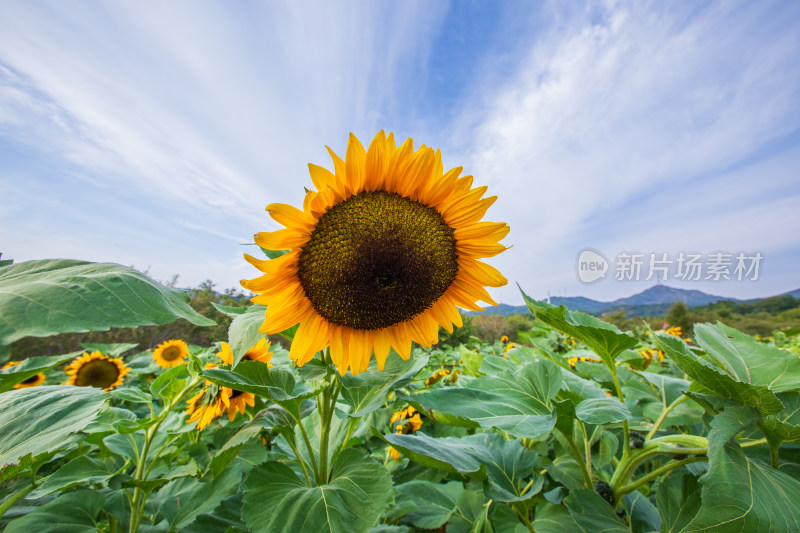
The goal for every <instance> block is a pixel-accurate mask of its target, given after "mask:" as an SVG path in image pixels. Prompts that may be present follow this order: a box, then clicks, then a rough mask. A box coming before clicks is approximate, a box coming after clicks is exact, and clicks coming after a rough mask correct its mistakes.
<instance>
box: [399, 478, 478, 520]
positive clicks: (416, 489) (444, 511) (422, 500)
mask: <svg viewBox="0 0 800 533" xmlns="http://www.w3.org/2000/svg"><path fill="white" fill-rule="evenodd" d="M396 489H397V496H398V498H397V499H398V505H403V504H405V503H406V502H408V503H410V504H411V506H413V510H412V511H410V512H409V513H408V514H406V516H405V518H404V519H405V520H406V521H408V522H411V524H413V525H414V526H416V527H418V528H422V529H436V528H439V527H441V526H443V525H444V524H446V523H447V522H448V521H449V520H450V517H451V516H452V515H453V513H455V512H456V510H457V509H458V499H459V497H460V496H461V493H462V492H464V486H463V485H462V484H461V482H459V481H451V482H450V483H444V484H442V483H433V482H431V481H423V480H414V481H409V482H407V483H403V484H402V485H398V486H397V487H396Z"/></svg>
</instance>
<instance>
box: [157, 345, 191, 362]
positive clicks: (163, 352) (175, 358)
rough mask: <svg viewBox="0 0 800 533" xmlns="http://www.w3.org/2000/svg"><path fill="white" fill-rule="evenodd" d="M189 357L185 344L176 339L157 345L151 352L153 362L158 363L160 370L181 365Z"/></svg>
mask: <svg viewBox="0 0 800 533" xmlns="http://www.w3.org/2000/svg"><path fill="white" fill-rule="evenodd" d="M187 355H189V347H188V346H187V345H186V343H185V342H183V341H182V340H178V339H171V340H168V341H164V342H162V343H161V344H159V345H158V346H157V347H156V349H155V350H153V361H155V362H156V363H158V366H160V367H161V368H170V367H173V366H178V365H180V364H182V363H183V360H184V359H186V356H187Z"/></svg>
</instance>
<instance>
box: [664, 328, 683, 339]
mask: <svg viewBox="0 0 800 533" xmlns="http://www.w3.org/2000/svg"><path fill="white" fill-rule="evenodd" d="M664 333H666V334H668V335H675V336H676V337H680V336H681V335H683V333H682V332H681V327H680V326H672V327H671V328H669V329H666V330H664Z"/></svg>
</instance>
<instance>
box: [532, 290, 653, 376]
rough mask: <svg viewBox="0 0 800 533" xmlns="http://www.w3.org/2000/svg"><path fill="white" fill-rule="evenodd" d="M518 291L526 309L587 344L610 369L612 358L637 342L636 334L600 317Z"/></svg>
mask: <svg viewBox="0 0 800 533" xmlns="http://www.w3.org/2000/svg"><path fill="white" fill-rule="evenodd" d="M520 292H522V297H523V298H524V299H525V303H526V304H527V306H528V309H529V310H530V312H531V313H533V315H534V316H535V317H536V318H538V319H539V320H541V321H542V322H544V323H545V324H547V325H548V326H550V327H551V328H553V329H555V330H558V331H560V332H561V333H564V334H566V335H569V336H571V337H573V338H574V339H575V340H577V341H579V342H582V343H583V344H585V345H586V346H588V347H589V348H590V349H591V350H592V351H593V352H594V353H596V354H597V355H599V356H600V358H601V359H602V360H603V362H604V363H605V364H606V366H608V367H609V368H610V367H612V366H613V365H614V358H615V357H616V356H617V355H619V354H620V353H622V352H623V351H625V350H627V349H628V348H633V347H634V346H636V345H637V344H639V341H638V339H636V338H635V337H633V336H631V335H629V334H627V333H623V332H621V331H620V330H619V329H618V328H617V327H616V326H614V325H612V324H609V323H607V322H603V321H602V320H600V319H599V318H596V317H593V316H592V315H589V314H587V313H582V312H580V311H569V310H567V308H566V307H564V306H563V305H562V306H559V307H555V306H553V305H550V304H548V303H545V302H539V301H536V300H534V299H533V298H531V297H529V296H528V295H527V294H525V292H524V291H522V289H520Z"/></svg>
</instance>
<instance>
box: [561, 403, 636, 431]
mask: <svg viewBox="0 0 800 533" xmlns="http://www.w3.org/2000/svg"><path fill="white" fill-rule="evenodd" d="M575 416H576V417H577V418H578V419H579V420H582V421H584V422H586V423H587V424H595V425H599V424H610V423H612V422H622V421H623V420H627V419H629V418H631V412H630V411H629V410H628V408H627V407H625V404H623V403H622V402H620V401H619V400H618V399H617V398H609V397H605V398H590V399H588V400H583V401H582V402H581V403H579V404H578V407H577V408H576V409H575Z"/></svg>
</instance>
